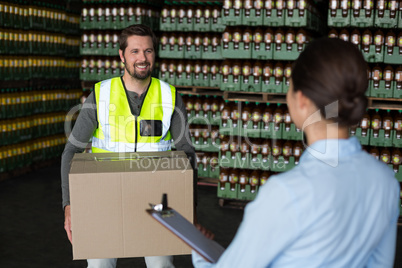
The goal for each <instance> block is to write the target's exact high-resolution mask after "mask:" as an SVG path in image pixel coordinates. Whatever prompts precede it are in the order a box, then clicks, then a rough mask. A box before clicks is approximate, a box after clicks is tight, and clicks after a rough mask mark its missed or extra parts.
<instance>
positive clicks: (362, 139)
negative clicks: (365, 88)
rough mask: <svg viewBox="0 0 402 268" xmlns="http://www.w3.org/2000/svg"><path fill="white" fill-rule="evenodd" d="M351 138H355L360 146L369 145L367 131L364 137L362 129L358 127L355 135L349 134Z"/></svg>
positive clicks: (368, 133)
mask: <svg viewBox="0 0 402 268" xmlns="http://www.w3.org/2000/svg"><path fill="white" fill-rule="evenodd" d="M351 136H355V137H356V138H357V139H358V140H359V142H360V144H361V145H369V144H370V132H369V131H367V133H366V135H365V136H363V135H362V128H360V127H358V128H356V130H355V134H354V135H352V134H351Z"/></svg>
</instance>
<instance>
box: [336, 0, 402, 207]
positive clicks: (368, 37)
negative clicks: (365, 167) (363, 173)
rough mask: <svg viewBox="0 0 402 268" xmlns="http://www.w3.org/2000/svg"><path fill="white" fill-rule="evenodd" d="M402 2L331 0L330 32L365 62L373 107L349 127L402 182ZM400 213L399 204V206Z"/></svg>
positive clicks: (351, 132)
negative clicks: (349, 44)
mask: <svg viewBox="0 0 402 268" xmlns="http://www.w3.org/2000/svg"><path fill="white" fill-rule="evenodd" d="M401 15H402V3H401V2H400V1H395V0H389V1H351V5H350V1H330V3H329V11H328V26H330V27H331V30H330V32H329V37H331V38H341V39H343V40H345V41H350V42H352V43H353V44H355V45H356V46H358V47H359V48H360V49H361V51H362V53H363V56H364V58H365V59H366V61H367V62H368V79H369V88H368V90H367V96H368V97H369V99H371V100H375V101H383V102H384V105H381V102H380V103H379V104H377V105H376V106H373V107H371V108H372V109H370V110H368V111H367V113H366V114H365V115H364V117H363V119H362V121H361V122H360V123H359V124H358V125H357V126H355V127H353V128H351V129H350V134H351V135H352V136H356V137H357V138H358V139H359V140H360V143H361V144H362V145H363V146H364V147H365V149H366V150H367V151H369V152H370V153H371V154H372V155H374V156H375V157H376V158H377V159H379V160H381V161H383V162H384V163H386V164H388V165H389V166H390V167H391V168H393V170H394V172H395V176H396V178H397V179H398V180H399V181H400V182H401V183H402V167H401V157H400V149H399V148H401V147H402V144H401V142H402V137H401V130H402V126H401V122H402V117H401V112H402V111H401V104H402V102H401V100H402V98H401V97H402V66H401V63H402V18H401ZM401 215H402V209H401Z"/></svg>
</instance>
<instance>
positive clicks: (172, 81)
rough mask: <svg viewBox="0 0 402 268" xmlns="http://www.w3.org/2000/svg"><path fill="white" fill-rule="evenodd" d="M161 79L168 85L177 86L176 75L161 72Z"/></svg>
mask: <svg viewBox="0 0 402 268" xmlns="http://www.w3.org/2000/svg"><path fill="white" fill-rule="evenodd" d="M158 77H159V79H161V80H163V81H165V82H166V83H168V84H171V85H176V75H175V74H174V73H169V72H168V71H166V72H162V71H159V75H158Z"/></svg>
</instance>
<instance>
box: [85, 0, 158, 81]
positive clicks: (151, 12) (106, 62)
mask: <svg viewBox="0 0 402 268" xmlns="http://www.w3.org/2000/svg"><path fill="white" fill-rule="evenodd" d="M160 2H161V1H136V0H115V1H111V0H100V1H94V0H84V1H83V6H82V12H81V21H80V28H81V29H82V31H83V32H82V36H81V46H80V49H79V50H80V54H81V55H82V56H83V58H82V62H81V70H80V80H83V81H101V80H104V79H108V78H112V77H115V76H121V75H123V72H124V65H123V63H122V62H121V61H120V58H119V43H118V38H119V34H120V32H121V30H122V29H123V28H125V27H127V26H129V25H132V24H145V25H148V26H149V27H151V28H152V29H153V30H154V31H156V32H157V31H158V28H159V13H160V5H159V4H160ZM155 75H157V74H155Z"/></svg>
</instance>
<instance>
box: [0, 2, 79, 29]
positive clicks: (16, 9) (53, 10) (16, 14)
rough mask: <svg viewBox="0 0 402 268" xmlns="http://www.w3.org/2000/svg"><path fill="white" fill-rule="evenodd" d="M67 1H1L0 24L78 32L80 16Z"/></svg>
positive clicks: (3, 25) (20, 27) (11, 26)
mask: <svg viewBox="0 0 402 268" xmlns="http://www.w3.org/2000/svg"><path fill="white" fill-rule="evenodd" d="M68 7H70V5H67V1H57V2H55V1H33V3H31V1H18V3H16V1H2V2H1V3H0V25H2V27H5V28H17V29H25V30H27V29H32V30H46V31H52V32H63V33H66V34H78V33H79V23H80V16H79V15H78V14H77V11H76V10H73V9H71V8H68Z"/></svg>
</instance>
